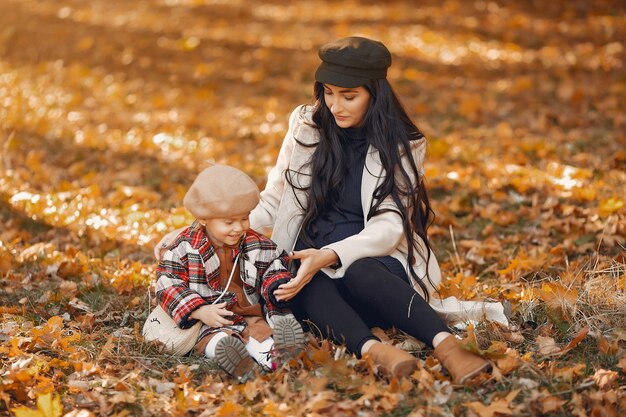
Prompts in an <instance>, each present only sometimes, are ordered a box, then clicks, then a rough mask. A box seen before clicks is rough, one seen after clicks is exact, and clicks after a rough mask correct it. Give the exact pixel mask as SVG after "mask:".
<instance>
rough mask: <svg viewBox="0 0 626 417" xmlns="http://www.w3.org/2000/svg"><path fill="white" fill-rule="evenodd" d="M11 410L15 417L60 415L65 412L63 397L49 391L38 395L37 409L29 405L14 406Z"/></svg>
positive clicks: (50, 416) (54, 416)
mask: <svg viewBox="0 0 626 417" xmlns="http://www.w3.org/2000/svg"><path fill="white" fill-rule="evenodd" d="M11 411H13V413H14V414H15V417H60V416H61V414H63V406H62V405H61V397H59V395H58V394H52V393H51V392H48V393H46V394H38V395H37V409H36V410H33V409H31V408H28V407H18V408H13V409H12V410H11Z"/></svg>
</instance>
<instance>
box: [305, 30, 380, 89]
mask: <svg viewBox="0 0 626 417" xmlns="http://www.w3.org/2000/svg"><path fill="white" fill-rule="evenodd" d="M318 54H319V56H320V58H321V59H322V63H321V64H320V66H319V67H318V68H317V71H316V72H315V80H316V81H319V82H320V83H324V84H331V85H336V86H339V87H345V88H354V87H359V86H361V85H363V84H365V83H367V82H368V81H369V80H376V79H380V78H386V77H387V68H389V66H391V53H389V50H388V49H387V47H385V45H383V44H382V42H379V41H375V40H372V39H367V38H362V37H359V36H350V37H347V38H341V39H337V40H336V41H333V42H330V43H327V44H325V45H322V47H321V48H320V50H319V52H318Z"/></svg>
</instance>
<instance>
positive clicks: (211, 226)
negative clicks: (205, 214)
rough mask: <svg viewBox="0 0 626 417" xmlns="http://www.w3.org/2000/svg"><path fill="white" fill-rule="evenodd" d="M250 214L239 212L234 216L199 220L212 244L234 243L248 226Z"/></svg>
mask: <svg viewBox="0 0 626 417" xmlns="http://www.w3.org/2000/svg"><path fill="white" fill-rule="evenodd" d="M249 217H250V214H249V213H246V214H241V215H238V216H234V217H224V218H219V219H206V220H201V223H204V224H205V229H206V232H207V234H208V235H209V238H211V241H212V243H213V244H215V245H218V246H222V245H229V246H232V245H235V244H237V242H239V239H241V237H242V236H243V235H244V234H245V233H246V231H247V230H248V229H249V228H250V219H249Z"/></svg>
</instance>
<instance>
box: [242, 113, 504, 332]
mask: <svg viewBox="0 0 626 417" xmlns="http://www.w3.org/2000/svg"><path fill="white" fill-rule="evenodd" d="M311 116H312V108H311V107H310V106H299V107H298V108H296V109H295V110H294V111H293V112H292V114H291V117H290V118H289V129H288V131H287V134H286V136H285V139H284V141H283V144H282V146H281V149H280V152H279V154H278V159H277V161H276V165H275V166H274V167H273V168H272V170H271V171H270V172H269V175H268V180H267V184H266V186H265V189H264V190H263V191H262V192H261V201H260V203H259V205H258V206H257V207H256V208H255V209H254V210H253V211H252V213H251V214H250V226H251V227H252V228H253V229H255V230H257V231H260V232H263V233H266V234H267V233H270V232H272V240H273V241H274V242H276V244H277V245H278V246H279V247H280V248H282V249H284V250H286V251H287V252H289V251H291V250H293V248H294V246H295V243H296V239H297V237H298V234H299V233H300V228H301V225H302V220H303V218H304V208H303V207H302V206H303V205H304V204H305V203H306V196H305V193H304V192H303V191H301V190H298V189H296V188H295V187H291V186H290V185H289V183H288V182H287V181H286V180H285V172H286V171H287V170H289V172H291V173H294V176H293V178H292V181H293V182H294V183H295V184H296V185H298V186H300V187H307V186H308V185H309V183H310V170H309V169H307V167H305V165H306V163H307V162H308V161H309V159H310V158H311V155H312V154H313V152H314V150H315V147H306V146H303V145H302V144H305V145H306V144H315V143H317V142H318V141H319V133H318V131H317V130H316V129H314V128H313V127H311V126H310V125H311V124H312V120H311ZM298 142H300V143H298ZM425 147H426V144H425V141H424V140H421V141H415V145H414V146H413V147H412V153H413V158H414V160H415V162H416V164H417V166H418V167H419V168H420V170H421V169H422V166H423V161H424V155H425ZM298 173H299V174H298ZM384 175H385V172H384V170H383V167H382V164H381V162H380V158H379V154H378V151H377V150H376V149H374V148H372V147H371V146H370V148H369V149H368V152H367V156H366V158H365V169H364V170H363V178H362V182H361V203H362V207H363V217H364V218H365V219H367V214H368V212H369V209H370V207H371V206H372V203H373V201H372V198H373V195H374V190H375V189H376V187H377V185H378V184H379V182H380V181H381V180H382V179H383V178H384ZM382 207H390V208H393V207H395V204H394V203H393V202H392V201H391V199H390V198H389V199H387V200H386V201H384V202H383V204H382ZM364 226H365V227H364V229H363V230H362V231H361V232H360V233H358V234H356V235H354V236H350V237H348V238H346V239H344V240H341V241H339V242H335V243H333V244H330V245H328V246H326V247H327V248H330V249H332V250H334V251H335V252H336V253H337V255H338V256H339V259H341V264H342V266H341V268H339V269H337V270H332V269H330V268H324V269H323V271H324V272H325V273H326V274H327V275H328V276H329V277H331V278H341V277H343V275H344V274H345V272H346V269H347V268H348V267H349V266H350V265H351V264H352V263H353V262H355V261H356V260H358V259H361V258H366V257H374V256H387V255H389V256H392V257H394V258H396V259H398V260H399V261H400V262H401V263H402V265H403V266H404V268H405V269H406V270H407V272H408V268H409V267H411V268H413V270H414V271H415V273H416V275H417V276H418V277H422V279H423V280H424V283H425V284H426V286H427V288H428V291H429V293H430V294H431V295H432V293H433V292H434V288H433V287H432V286H431V285H430V283H429V282H428V280H427V279H426V278H425V277H426V268H427V266H426V262H425V261H424V259H423V258H425V254H426V251H425V250H422V254H423V255H424V257H421V256H416V258H417V262H416V263H415V264H413V265H411V266H409V265H408V261H407V259H408V257H407V242H406V239H405V238H404V235H403V227H402V221H401V219H400V216H399V215H398V214H397V213H395V212H386V213H382V214H379V215H376V216H373V217H372V218H371V219H369V220H366V221H365V225H364ZM415 240H416V241H417V242H418V245H419V247H420V248H423V241H422V240H421V238H420V237H419V236H417V235H416V236H415ZM428 272H429V275H430V280H431V281H432V283H433V284H434V285H435V286H437V285H439V283H440V282H441V271H440V269H439V264H438V263H437V259H436V258H435V255H434V253H432V252H431V256H430V261H429V263H428ZM408 275H409V277H411V274H408ZM411 279H412V278H411ZM412 281H413V279H412ZM412 284H413V287H414V288H415V289H416V291H418V292H419V293H420V294H421V295H423V293H422V291H421V288H420V287H419V285H417V283H416V282H415V281H413V282H412ZM430 300H431V305H432V306H433V308H435V310H437V312H438V313H439V314H440V315H441V316H442V317H443V318H444V319H445V320H446V321H447V322H448V323H449V324H457V323H460V322H467V321H474V320H480V319H481V318H484V317H485V316H486V317H487V318H489V319H492V320H496V321H500V322H502V323H506V322H507V320H506V317H505V316H504V314H502V310H503V309H502V305H501V304H500V303H477V302H463V301H458V300H456V299H455V298H453V297H450V298H447V299H445V300H439V299H436V298H434V297H432V296H431V297H430Z"/></svg>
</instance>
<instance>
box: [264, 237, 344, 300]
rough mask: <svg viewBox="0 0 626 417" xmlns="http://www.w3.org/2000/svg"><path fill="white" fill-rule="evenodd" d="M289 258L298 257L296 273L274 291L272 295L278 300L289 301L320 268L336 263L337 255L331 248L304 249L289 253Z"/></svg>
mask: <svg viewBox="0 0 626 417" xmlns="http://www.w3.org/2000/svg"><path fill="white" fill-rule="evenodd" d="M289 257H290V258H291V259H300V267H299V268H298V274H297V275H296V276H295V277H294V278H293V279H292V280H291V281H289V282H288V283H286V284H283V285H281V286H279V287H278V289H277V290H276V291H274V297H276V299H277V300H279V301H289V300H291V299H292V298H293V297H295V296H296V294H298V293H299V292H300V290H302V288H304V286H305V285H306V284H308V283H309V282H311V279H313V276H314V275H315V274H317V273H318V272H319V270H320V269H322V268H325V267H327V266H330V265H333V264H336V263H337V262H338V261H339V257H338V256H337V254H336V253H335V251H333V250H332V249H305V250H300V251H294V252H291V253H290V254H289Z"/></svg>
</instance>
